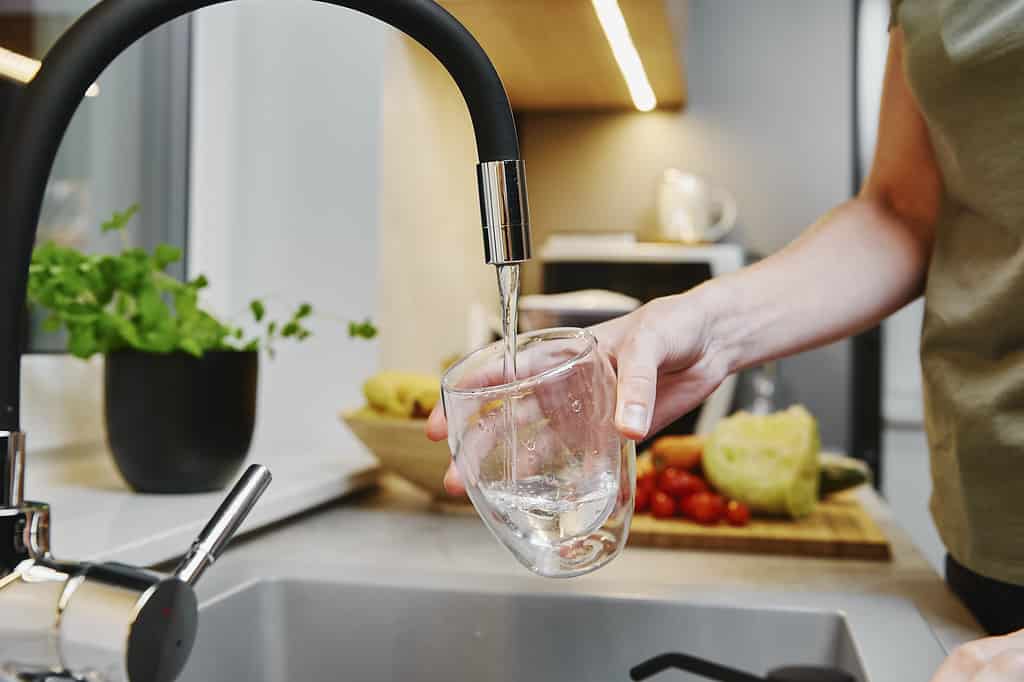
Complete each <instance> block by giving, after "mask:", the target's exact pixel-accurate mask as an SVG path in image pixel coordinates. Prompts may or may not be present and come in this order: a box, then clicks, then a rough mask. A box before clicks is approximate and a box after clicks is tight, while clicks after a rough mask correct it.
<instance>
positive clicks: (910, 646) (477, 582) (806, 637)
mask: <svg viewBox="0 0 1024 682" xmlns="http://www.w3.org/2000/svg"><path fill="white" fill-rule="evenodd" d="M263 569H264V570H263V571H261V572H262V573H263V575H267V572H266V570H265V569H266V567H263ZM288 573H289V571H287V570H285V571H282V572H280V573H278V575H279V576H280V577H277V578H274V579H255V580H249V581H246V582H244V584H242V585H241V586H238V587H235V588H232V589H229V590H227V591H225V592H223V593H221V594H219V595H216V596H213V597H212V598H210V599H208V600H207V601H206V602H205V603H204V604H203V605H202V607H201V610H200V613H201V625H200V632H199V639H198V642H197V644H196V648H195V650H194V654H193V657H192V660H191V662H190V664H189V667H188V668H187V669H186V671H185V673H184V675H183V676H182V680H184V681H185V682H219V681H221V680H224V681H229V680H230V681H234V680H239V681H241V680H246V681H247V682H283V681H285V680H295V681H299V680H301V681H302V682H317V681H323V682H339V681H342V680H346V681H348V680H350V681H353V682H373V681H377V680H381V681H384V680H388V681H391V680H395V681H398V680H445V681H446V682H456V681H459V680H465V681H466V682H484V681H487V682H501V681H506V680H507V681H509V682H522V681H524V680H529V681H531V682H542V681H545V680H552V681H555V680H557V681H559V682H565V681H572V682H577V681H587V682H591V681H594V682H596V681H601V680H608V681H615V682H620V681H625V680H628V679H629V675H628V671H629V669H630V668H631V667H632V666H634V665H637V664H639V663H641V662H642V661H644V660H646V659H648V658H651V657H653V656H656V655H658V654H663V653H667V652H682V653H686V654H691V655H695V656H700V657H704V658H708V659H711V660H714V661H718V662H721V663H727V664H729V665H731V666H733V667H736V668H742V669H745V670H748V671H750V672H753V673H757V674H763V673H765V672H766V671H768V670H770V669H773V668H776V667H779V666H783V665H787V664H814V665H827V666H835V667H839V668H841V669H843V670H845V671H847V672H849V673H852V674H853V675H854V676H855V678H856V679H857V680H860V681H862V682H883V681H892V682H897V681H898V682H914V681H915V680H921V681H922V682H926V681H927V680H928V679H929V676H930V675H931V673H932V672H934V670H935V669H936V668H937V667H938V665H939V663H940V662H941V660H942V658H943V656H944V652H943V650H942V648H941V647H940V645H939V643H938V642H937V640H936V639H935V638H934V636H933V635H932V633H931V631H930V629H929V628H928V626H927V625H926V624H925V622H924V621H923V619H922V618H921V617H920V616H919V614H918V613H917V611H916V610H915V609H914V608H913V606H911V605H910V604H909V603H907V602H904V601H900V600H889V599H881V598H874V597H865V596H863V595H850V596H844V595H824V594H805V593H789V594H764V593H760V592H758V593H738V592H734V591H715V592H708V591H706V590H701V591H700V592H687V591H685V590H651V591H642V590H637V589H636V588H635V586H633V587H629V588H625V589H623V588H621V586H620V587H616V586H611V585H604V584H601V583H598V582H595V581H589V580H582V581H570V582H554V581H545V580H542V579H533V578H529V577H523V578H508V577H496V576H482V575H440V574H425V573H419V572H404V573H403V572H397V571H381V570H380V569H376V568H372V567H364V568H353V567H349V568H345V569H341V568H339V567H335V568H329V567H324V568H321V569H317V570H315V571H312V573H311V572H310V571H305V574H304V575H294V574H293V575H288ZM656 679H658V680H665V681H666V682H668V681H670V680H697V679H702V678H697V677H693V676H690V675H688V674H684V673H680V672H675V671H668V672H664V673H661V674H660V675H658V676H657V678H656Z"/></svg>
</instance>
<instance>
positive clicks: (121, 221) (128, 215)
mask: <svg viewBox="0 0 1024 682" xmlns="http://www.w3.org/2000/svg"><path fill="white" fill-rule="evenodd" d="M138 212H139V205H138V204H132V205H131V206H129V207H128V208H126V209H125V210H124V211H122V212H121V213H118V212H117V211H114V215H113V216H111V218H110V220H108V221H107V222H105V223H103V224H102V225H100V230H102V231H103V232H113V231H121V230H123V229H124V228H125V227H126V226H127V225H128V223H129V222H131V219H132V218H134V217H135V214H136V213H138Z"/></svg>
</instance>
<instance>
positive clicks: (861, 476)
mask: <svg viewBox="0 0 1024 682" xmlns="http://www.w3.org/2000/svg"><path fill="white" fill-rule="evenodd" d="M818 457H819V466H820V471H819V473H818V498H819V499H824V498H825V497H828V496H829V495H834V494H835V493H838V492H842V491H843V490H849V489H850V488H856V487H857V486H859V485H863V484H865V483H870V482H871V469H869V468H868V465H867V464H865V463H864V462H862V461H861V460H859V459H854V458H852V457H847V456H845V455H839V454H836V453H833V452H823V453H821V454H820V455H819V456H818Z"/></svg>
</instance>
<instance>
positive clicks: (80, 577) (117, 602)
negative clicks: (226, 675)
mask: <svg viewBox="0 0 1024 682" xmlns="http://www.w3.org/2000/svg"><path fill="white" fill-rule="evenodd" d="M270 480H271V476H270V471H269V470H268V469H267V468H266V467H264V466H260V465H253V466H250V467H249V469H248V470H247V471H246V472H245V473H244V474H243V475H242V477H241V478H240V479H239V481H238V482H237V483H236V484H235V486H234V487H233V488H232V489H231V492H229V493H228V495H227V497H226V498H225V499H224V502H222V503H221V505H220V507H219V508H218V509H217V511H216V512H214V514H213V516H212V517H211V518H210V521H209V522H208V523H207V524H206V526H205V527H204V528H203V530H202V532H200V534H199V536H198V537H197V539H196V540H195V542H193V543H192V546H191V548H190V549H189V551H188V553H187V554H186V556H185V558H184V559H183V560H182V562H181V564H180V565H179V566H178V568H177V570H176V571H175V573H174V574H173V575H166V574H162V573H157V572H155V571H150V570H147V569H143V568H137V567H135V566H127V565H124V564H118V563H76V562H60V561H57V560H54V559H53V558H51V557H50V556H49V554H48V553H47V554H46V555H45V556H42V557H36V556H33V557H26V558H25V559H24V560H22V561H21V562H20V563H19V564H18V565H17V566H16V567H15V568H14V570H13V571H11V572H9V573H8V574H7V575H0V679H10V678H13V679H22V680H27V679H49V678H53V679H75V680H83V679H85V680H97V681H99V680H102V681H103V682H173V680H175V679H177V677H178V676H179V675H180V674H181V671H182V670H183V669H184V668H185V664H186V663H187V662H188V658H189V655H190V654H191V652H192V646H193V644H194V643H195V638H196V631H197V629H198V619H199V613H198V603H197V600H196V595H195V592H194V590H193V589H192V586H193V585H194V584H195V582H196V581H197V580H198V579H199V577H200V576H201V575H202V573H203V571H204V570H206V569H207V568H208V567H209V566H210V565H211V564H212V563H213V562H214V560H215V559H216V558H217V557H218V556H219V555H220V554H221V552H222V551H223V550H224V548H225V547H226V546H227V544H228V542H229V541H230V540H231V537H232V536H233V535H234V534H235V532H236V531H237V530H238V528H239V527H240V526H241V524H242V522H243V521H244V520H245V518H246V516H248V514H249V512H250V511H251V510H252V508H253V506H254V505H255V504H256V501H257V500H258V499H259V498H260V496H261V495H262V494H263V492H264V491H265V490H266V489H267V486H268V485H269V484H270ZM25 504H29V503H25ZM5 675H6V676H7V677H5Z"/></svg>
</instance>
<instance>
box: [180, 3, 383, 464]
mask: <svg viewBox="0 0 1024 682" xmlns="http://www.w3.org/2000/svg"><path fill="white" fill-rule="evenodd" d="M389 30H390V29H389V28H388V27H386V26H384V25H382V24H380V23H378V22H376V21H375V20H373V19H370V18H368V17H366V16H363V15H360V14H356V13H354V12H351V11H348V10H344V9H339V8H337V7H333V6H329V5H325V4H320V3H315V2H280V1H275V0H250V1H249V2H245V3H232V4H230V5H224V6H217V7H211V8H208V9H205V10H202V11H200V12H199V13H198V14H197V17H196V25H195V55H194V74H195V94H194V105H193V129H192V135H193V137H192V170H193V175H192V195H191V196H192V207H193V208H192V215H191V234H190V240H191V248H192V256H193V260H192V263H191V269H192V272H193V273H196V272H203V273H205V274H207V276H208V277H209V278H210V280H211V281H212V282H214V286H213V289H212V291H211V292H210V293H211V294H212V297H211V299H210V300H211V301H212V302H213V304H214V306H215V307H216V308H217V309H218V311H219V312H221V313H226V314H228V315H231V314H233V313H234V312H236V311H243V310H244V308H245V306H246V304H247V302H248V301H249V299H250V298H252V297H254V296H270V297H271V300H270V303H269V305H270V307H271V309H272V310H275V311H279V312H280V313H281V314H282V315H283V314H285V312H286V309H287V308H289V307H291V306H294V305H295V304H297V303H298V302H300V301H304V300H309V301H311V302H312V303H313V304H314V306H315V307H316V309H317V310H318V311H319V312H321V313H322V314H329V315H331V316H333V317H336V318H337V320H325V319H317V320H314V325H315V327H314V336H313V337H312V338H311V339H309V340H308V341H307V342H305V343H304V344H302V345H301V346H294V345H289V344H284V343H282V344H279V349H278V355H277V358H276V359H275V360H273V361H266V358H264V362H263V363H262V366H261V377H260V403H259V410H258V421H257V434H256V438H257V442H259V443H264V444H266V443H272V444H274V445H278V444H279V445H280V447H287V448H298V447H303V446H306V445H312V446H317V447H323V446H325V445H327V446H332V445H336V446H337V448H338V450H339V452H340V453H343V452H344V451H345V449H349V450H350V449H351V448H352V447H353V446H354V442H353V441H352V439H351V437H350V436H349V435H348V434H347V432H346V431H345V430H344V429H343V428H342V427H341V426H340V425H339V422H338V420H337V416H336V415H337V413H338V411H339V410H341V409H343V408H347V407H353V406H356V405H358V404H360V403H361V398H360V391H359V386H360V384H361V383H362V381H363V380H364V379H365V378H366V377H367V376H368V375H369V374H370V373H372V372H373V371H374V369H375V367H376V344H375V343H366V342H363V341H354V340H350V339H348V336H347V329H346V324H345V321H347V320H349V319H362V318H363V317H365V316H374V315H375V314H376V311H377V303H378V298H377V295H376V294H377V291H376V286H375V284H376V281H377V264H376V259H377V245H378V238H377V224H378V212H377V192H378V158H379V138H380V127H379V120H380V113H381V112H380V97H381V87H382V62H383V59H384V51H385V35H386V33H387V32H388V31H389ZM243 315H244V313H243Z"/></svg>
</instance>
